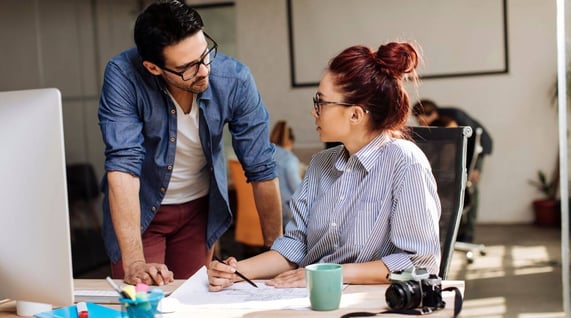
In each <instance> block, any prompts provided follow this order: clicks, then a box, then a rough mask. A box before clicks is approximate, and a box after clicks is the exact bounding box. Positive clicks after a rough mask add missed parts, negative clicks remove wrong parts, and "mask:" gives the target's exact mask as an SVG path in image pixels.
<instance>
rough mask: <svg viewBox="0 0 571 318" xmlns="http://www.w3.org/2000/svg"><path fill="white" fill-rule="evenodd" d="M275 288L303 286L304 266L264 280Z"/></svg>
mask: <svg viewBox="0 0 571 318" xmlns="http://www.w3.org/2000/svg"><path fill="white" fill-rule="evenodd" d="M266 285H269V286H274V287H276V288H286V287H305V268H298V269H293V270H289V271H286V272H283V273H281V274H279V275H278V276H276V277H274V278H273V279H271V280H269V281H267V282H266Z"/></svg>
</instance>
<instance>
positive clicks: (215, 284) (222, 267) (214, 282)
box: [207, 257, 238, 291]
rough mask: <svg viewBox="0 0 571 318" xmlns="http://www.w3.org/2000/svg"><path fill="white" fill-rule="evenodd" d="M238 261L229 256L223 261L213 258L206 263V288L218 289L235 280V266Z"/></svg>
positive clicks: (229, 284)
mask: <svg viewBox="0 0 571 318" xmlns="http://www.w3.org/2000/svg"><path fill="white" fill-rule="evenodd" d="M237 265H238V261H237V260H236V259H235V258H234V257H230V258H228V259H226V261H224V263H222V262H219V261H216V260H213V261H211V262H210V264H209V265H208V270H207V272H208V290H210V291H220V290H222V289H224V288H226V287H228V286H231V285H232V284H234V282H235V281H237V276H236V274H234V273H235V272H236V266H237Z"/></svg>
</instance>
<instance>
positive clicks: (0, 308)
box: [0, 279, 464, 318]
mask: <svg viewBox="0 0 571 318" xmlns="http://www.w3.org/2000/svg"><path fill="white" fill-rule="evenodd" d="M183 282H184V281H183V280H177V281H175V282H174V283H172V284H169V285H167V286H163V287H162V288H163V290H165V291H173V290H174V289H176V288H177V287H178V286H180V285H181V284H182V283H183ZM451 286H455V287H458V288H459V289H460V291H461V292H462V294H464V281H458V280H455V281H443V282H442V287H443V288H445V287H451ZM387 287H388V285H349V286H347V287H346V288H345V289H344V291H343V296H342V299H341V306H340V308H339V309H338V310H334V311H325V312H319V311H312V310H310V309H309V308H308V309H306V310H294V309H276V310H268V309H228V308H224V309H221V308H218V309H217V308H208V309H193V310H192V311H181V310H179V311H177V312H175V313H171V314H163V318H179V317H180V318H182V317H272V318H274V317H341V315H343V314H346V313H350V312H355V311H367V312H381V311H384V310H386V309H387V308H386V304H385V290H386V288H387ZM75 288H76V289H108V288H109V285H108V284H107V282H106V281H105V280H104V279H76V280H75ZM443 297H444V301H445V302H446V308H445V309H443V310H441V311H438V312H435V313H432V314H431V315H430V317H435V318H436V317H453V316H454V315H453V310H454V309H453V307H454V298H453V297H454V294H453V293H452V292H444V293H443ZM109 306H110V307H114V308H118V305H109ZM5 317H18V316H17V315H16V304H15V302H14V301H4V302H0V318H5ZM382 317H406V315H397V314H384V315H382Z"/></svg>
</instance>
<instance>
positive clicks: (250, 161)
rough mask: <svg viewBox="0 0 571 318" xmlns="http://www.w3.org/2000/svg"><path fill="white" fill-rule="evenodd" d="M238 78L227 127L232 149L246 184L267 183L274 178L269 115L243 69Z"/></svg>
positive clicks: (252, 79)
mask: <svg viewBox="0 0 571 318" xmlns="http://www.w3.org/2000/svg"><path fill="white" fill-rule="evenodd" d="M241 75H242V76H241V81H240V83H239V84H238V86H237V91H236V93H235V95H234V103H235V107H234V109H233V116H232V120H231V121H230V124H229V129H230V133H231V134H232V146H233V147H234V152H235V153H236V155H237V157H238V159H239V160H240V162H241V163H242V166H243V167H244V171H245V173H246V178H247V180H248V182H252V181H264V180H271V179H274V178H276V177H277V172H276V164H275V161H274V158H273V157H274V152H275V149H274V145H273V144H271V143H270V138H269V118H270V117H269V113H268V111H267V109H266V106H265V105H264V103H263V102H262V98H261V96H260V94H259V92H258V89H257V88H256V83H255V82H254V78H253V77H252V75H251V73H250V72H249V70H248V69H247V68H246V67H244V69H243V70H242V74H241Z"/></svg>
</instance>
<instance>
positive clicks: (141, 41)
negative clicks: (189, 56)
mask: <svg viewBox="0 0 571 318" xmlns="http://www.w3.org/2000/svg"><path fill="white" fill-rule="evenodd" d="M203 27H204V24H203V22H202V18H201V17H200V15H199V14H198V12H196V10H194V9H192V8H191V7H189V6H187V5H186V4H185V3H183V2H182V1H178V0H162V1H157V2H155V3H153V4H151V5H149V6H148V7H147V8H146V9H145V11H143V12H142V13H141V14H140V15H139V16H138V17H137V21H136V22H135V44H136V45H137V50H138V51H139V55H140V56H141V57H142V58H143V60H145V61H149V62H152V63H155V64H157V65H158V66H164V63H165V59H164V55H163V49H164V48H165V47H167V46H169V45H173V44H176V43H178V42H180V41H182V40H184V39H186V38H187V37H189V36H191V35H194V34H195V33H196V32H198V31H200V30H202V28H203Z"/></svg>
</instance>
